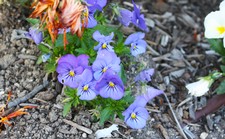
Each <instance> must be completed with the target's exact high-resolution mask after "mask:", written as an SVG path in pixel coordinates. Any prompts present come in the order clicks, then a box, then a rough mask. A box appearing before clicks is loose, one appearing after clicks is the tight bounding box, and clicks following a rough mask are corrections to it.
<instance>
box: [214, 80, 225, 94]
mask: <svg viewBox="0 0 225 139" xmlns="http://www.w3.org/2000/svg"><path fill="white" fill-rule="evenodd" d="M216 93H217V94H224V93H225V79H224V80H223V81H222V82H221V83H220V85H219V87H218V88H217V89H216Z"/></svg>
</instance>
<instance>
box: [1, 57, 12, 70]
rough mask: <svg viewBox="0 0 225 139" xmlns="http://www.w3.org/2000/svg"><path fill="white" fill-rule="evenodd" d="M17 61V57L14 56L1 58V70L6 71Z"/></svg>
mask: <svg viewBox="0 0 225 139" xmlns="http://www.w3.org/2000/svg"><path fill="white" fill-rule="evenodd" d="M15 60H16V57H15V56H14V55H13V54H8V55H4V56H3V57H2V58H0V68H2V69H6V68H7V67H8V66H9V65H11V64H12V63H14V62H15Z"/></svg>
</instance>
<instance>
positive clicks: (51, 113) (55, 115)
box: [48, 110, 59, 122]
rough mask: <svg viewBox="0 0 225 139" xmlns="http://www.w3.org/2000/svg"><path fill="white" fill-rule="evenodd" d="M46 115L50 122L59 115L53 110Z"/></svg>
mask: <svg viewBox="0 0 225 139" xmlns="http://www.w3.org/2000/svg"><path fill="white" fill-rule="evenodd" d="M48 116H49V120H50V122H54V121H56V120H57V119H58V117H59V116H58V114H57V113H56V112H55V111H54V110H52V111H51V112H50V113H49V115H48Z"/></svg>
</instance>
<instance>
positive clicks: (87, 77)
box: [81, 69, 93, 83]
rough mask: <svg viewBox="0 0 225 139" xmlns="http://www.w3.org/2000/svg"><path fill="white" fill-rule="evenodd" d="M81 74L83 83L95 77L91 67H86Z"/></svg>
mask: <svg viewBox="0 0 225 139" xmlns="http://www.w3.org/2000/svg"><path fill="white" fill-rule="evenodd" d="M81 76H82V80H83V81H82V82H83V83H89V82H90V81H91V80H92V79H93V73H92V71H91V70H90V69H85V70H84V71H83V73H82V74H81Z"/></svg>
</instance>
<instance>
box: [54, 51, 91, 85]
mask: <svg viewBox="0 0 225 139" xmlns="http://www.w3.org/2000/svg"><path fill="white" fill-rule="evenodd" d="M88 58H89V57H88V56H87V55H80V56H78V57H75V56H74V55H72V54H67V55H64V56H62V57H61V58H60V59H59V60H58V66H57V68H56V71H57V73H58V81H59V82H60V83H62V84H64V85H66V86H69V87H71V88H77V87H78V85H79V82H80V81H81V76H80V75H81V74H82V73H83V71H84V69H86V68H89V66H88Z"/></svg>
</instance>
